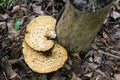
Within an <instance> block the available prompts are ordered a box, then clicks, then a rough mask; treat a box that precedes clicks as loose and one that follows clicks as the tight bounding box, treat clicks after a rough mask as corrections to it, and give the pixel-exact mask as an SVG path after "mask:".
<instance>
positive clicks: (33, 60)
mask: <svg viewBox="0 0 120 80" xmlns="http://www.w3.org/2000/svg"><path fill="white" fill-rule="evenodd" d="M23 55H24V60H25V62H26V63H27V64H28V66H29V67H30V68H31V69H32V70H33V71H35V72H38V73H49V72H53V71H56V70H58V69H59V68H61V67H63V65H64V63H65V61H66V60H67V51H66V50H65V49H64V48H63V47H62V46H60V45H59V44H55V45H54V47H53V49H52V54H51V55H50V56H45V55H43V53H42V52H37V51H35V50H33V49H32V48H31V47H29V46H28V44H27V43H26V42H25V41H24V42H23Z"/></svg>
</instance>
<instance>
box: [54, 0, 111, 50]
mask: <svg viewBox="0 0 120 80" xmlns="http://www.w3.org/2000/svg"><path fill="white" fill-rule="evenodd" d="M110 6H111V4H109V5H107V6H106V7H104V8H102V9H100V10H97V11H95V12H83V11H80V10H78V9H77V8H75V7H74V6H73V5H72V4H71V3H70V1H69V0H66V6H65V10H64V12H63V14H62V16H61V18H60V20H59V21H58V23H57V28H56V30H57V35H58V37H57V38H58V42H59V43H60V44H61V45H63V46H64V47H65V48H66V49H67V50H68V51H70V52H86V51H87V50H88V49H89V47H90V44H91V42H92V40H93V39H94V37H95V35H96V34H97V32H98V31H99V30H100V27H101V26H102V22H103V21H104V19H105V18H106V16H107V13H108V11H109V9H110Z"/></svg>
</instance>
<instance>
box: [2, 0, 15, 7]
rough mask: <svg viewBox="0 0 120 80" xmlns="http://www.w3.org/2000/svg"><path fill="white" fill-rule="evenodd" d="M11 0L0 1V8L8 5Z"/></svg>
mask: <svg viewBox="0 0 120 80" xmlns="http://www.w3.org/2000/svg"><path fill="white" fill-rule="evenodd" d="M12 2H13V0H0V7H3V6H4V5H5V4H6V5H10V4H11V3H12Z"/></svg>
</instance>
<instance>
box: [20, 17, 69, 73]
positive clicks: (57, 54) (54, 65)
mask: <svg viewBox="0 0 120 80" xmlns="http://www.w3.org/2000/svg"><path fill="white" fill-rule="evenodd" d="M55 26H56V20H55V19H54V18H53V17H51V16H39V17H36V18H35V19H33V20H32V21H31V22H30V23H29V24H28V25H27V27H26V33H25V39H24V41H23V44H22V46H23V56H24V60H25V62H26V63H27V65H28V66H29V67H30V68H31V69H32V70H33V71H35V72H38V73H50V72H53V71H56V70H58V69H59V68H61V67H63V65H64V63H65V61H66V60H67V51H66V49H64V48H63V47H62V46H61V45H60V44H58V43H55V42H54V39H55V37H56V32H55ZM45 54H50V55H47V56H46V55H45Z"/></svg>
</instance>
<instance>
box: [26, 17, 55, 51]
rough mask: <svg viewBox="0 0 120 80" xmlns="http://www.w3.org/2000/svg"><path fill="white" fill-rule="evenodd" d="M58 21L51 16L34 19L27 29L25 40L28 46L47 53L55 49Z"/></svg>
mask: <svg viewBox="0 0 120 80" xmlns="http://www.w3.org/2000/svg"><path fill="white" fill-rule="evenodd" d="M55 25H56V20H55V19H54V18H53V17H51V16H39V17H37V18H35V19H33V20H32V21H31V22H30V23H29V24H28V25H27V28H26V33H25V40H26V42H27V44H28V45H29V46H30V47H31V48H33V49H35V50H37V51H46V50H49V49H50V48H52V47H53V45H54V41H53V40H52V39H53V38H55V37H56V33H55Z"/></svg>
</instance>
